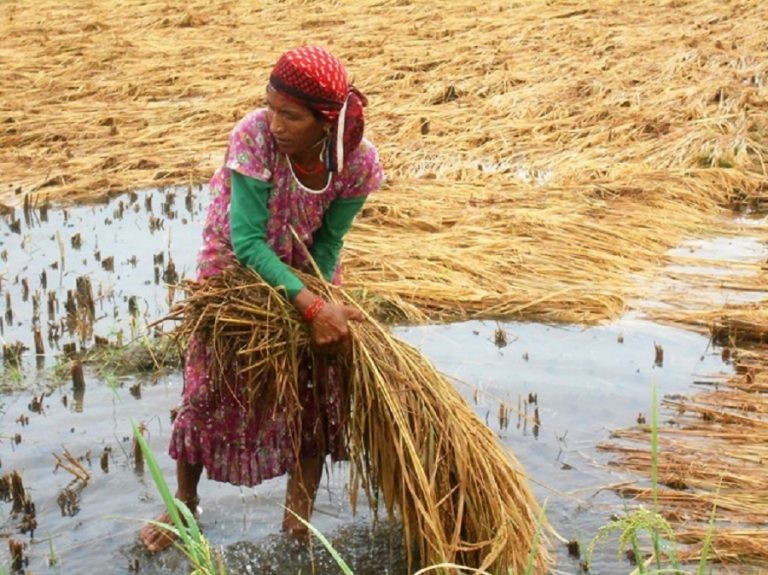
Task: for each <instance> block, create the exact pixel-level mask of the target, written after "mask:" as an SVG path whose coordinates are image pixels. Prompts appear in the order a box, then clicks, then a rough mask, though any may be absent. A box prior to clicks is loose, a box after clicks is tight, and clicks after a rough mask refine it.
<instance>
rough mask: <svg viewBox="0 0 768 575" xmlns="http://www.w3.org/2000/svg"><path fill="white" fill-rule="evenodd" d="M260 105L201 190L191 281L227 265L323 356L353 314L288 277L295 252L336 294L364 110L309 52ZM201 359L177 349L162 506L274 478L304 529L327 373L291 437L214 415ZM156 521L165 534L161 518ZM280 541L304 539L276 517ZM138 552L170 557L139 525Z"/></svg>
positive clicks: (196, 342) (360, 175) (364, 165)
mask: <svg viewBox="0 0 768 575" xmlns="http://www.w3.org/2000/svg"><path fill="white" fill-rule="evenodd" d="M266 99H267V107H266V109H259V110H255V111H253V112H251V113H250V114H248V115H247V116H245V118H243V119H242V120H241V121H240V122H239V123H238V124H237V125H236V126H235V128H234V130H233V131H232V133H231V135H230V140H229V147H228V149H227V153H226V159H225V163H224V165H223V166H222V167H221V168H219V170H217V172H216V174H215V175H214V177H213V178H212V180H211V190H212V192H213V194H214V199H213V200H212V203H211V205H210V207H209V210H208V216H207V219H206V223H205V228H204V231H203V246H202V249H201V251H200V254H199V256H198V280H204V279H205V278H208V277H210V276H212V275H214V274H217V273H219V272H220V271H221V270H223V269H224V268H226V267H227V266H229V265H231V264H232V263H233V262H234V261H235V260H236V261H239V262H240V263H241V264H243V265H247V266H249V267H251V268H252V269H253V270H255V271H256V272H257V273H258V274H259V275H260V276H261V277H262V278H263V279H264V280H265V281H266V282H267V283H269V284H270V285H272V286H274V287H277V288H278V289H281V290H282V291H283V293H284V294H285V296H286V297H287V298H288V299H289V300H290V301H291V302H292V304H293V305H294V306H295V308H296V310H297V311H298V313H299V314H300V315H301V316H302V318H303V319H304V320H305V321H306V322H307V323H308V326H309V329H310V331H311V335H312V339H313V343H314V344H315V345H318V346H332V345H334V344H337V343H339V342H342V341H343V340H344V339H345V338H347V336H348V322H349V321H350V320H360V319H362V317H361V315H360V313H359V311H358V310H356V309H353V308H350V307H346V306H340V305H335V304H332V303H330V302H327V301H324V300H323V299H322V298H321V297H319V296H318V295H316V294H314V293H312V292H311V291H310V290H309V289H307V288H306V287H305V286H304V285H303V284H302V282H301V281H300V280H299V278H298V277H297V276H296V275H295V274H294V273H293V272H292V271H291V269H290V267H293V268H296V269H302V268H303V269H308V266H309V265H310V260H309V258H308V256H307V250H308V251H309V253H310V254H311V256H312V258H313V259H314V260H315V262H316V263H317V266H318V268H319V269H320V271H321V272H322V273H323V275H324V277H325V278H326V279H327V280H328V281H334V282H335V283H338V282H339V281H340V273H339V253H340V250H341V247H342V243H343V238H344V235H345V234H346V232H347V231H348V230H349V228H350V226H351V225H352V221H353V219H354V217H355V215H356V214H357V213H358V211H359V210H360V208H361V207H362V205H363V203H364V202H365V198H366V197H367V196H368V194H370V193H371V192H373V191H375V190H376V189H377V188H378V187H379V186H380V184H381V181H382V178H383V174H382V170H381V166H380V165H379V160H378V154H377V152H376V149H375V148H374V147H373V145H372V144H371V143H370V142H368V141H367V140H364V139H363V125H364V118H363V106H365V104H366V99H365V97H364V96H363V95H362V94H361V93H360V92H359V91H358V90H357V89H356V88H354V87H353V86H351V85H350V83H349V80H348V76H347V72H346V70H345V68H344V66H343V65H342V63H341V62H340V61H339V60H338V59H337V58H335V57H334V56H333V55H331V54H330V53H328V52H327V51H325V50H323V49H321V48H316V47H302V48H297V49H294V50H291V51H289V52H286V53H285V54H283V55H282V56H281V57H280V59H279V60H278V62H277V64H276V65H275V67H274V69H273V70H272V73H271V75H270V78H269V84H268V86H267V94H266ZM292 230H293V231H292ZM294 232H295V235H294ZM289 266H290V267H289ZM211 358H212V351H211V349H210V346H209V344H208V343H207V342H206V341H202V340H200V339H193V341H191V342H190V345H189V348H188V350H187V355H186V364H185V369H184V393H183V398H182V405H181V407H180V409H179V412H178V415H177V417H176V419H175V421H174V425H173V430H172V434H171V441H170V449H169V451H170V454H171V457H173V458H174V459H176V465H177V483H178V488H177V491H176V497H177V498H179V499H181V500H182V501H184V502H185V503H186V504H187V506H188V507H189V508H190V509H192V510H195V509H197V505H198V503H199V500H198V495H197V486H198V482H199V480H200V476H201V474H202V470H203V468H205V470H206V472H207V475H208V477H209V478H211V479H214V480H216V481H226V482H229V483H233V484H236V485H247V486H253V485H257V484H259V483H261V481H263V480H265V479H269V478H271V477H276V476H279V475H282V474H284V473H288V487H287V493H286V507H287V508H288V509H292V510H293V511H295V512H296V513H297V514H298V515H300V516H301V517H303V518H304V519H307V520H309V518H310V516H311V513H312V508H313V505H314V498H315V494H316V492H317V487H318V484H319V482H320V478H321V475H322V469H323V461H324V459H325V457H326V455H328V454H331V455H332V456H334V457H337V458H338V457H340V456H341V455H342V454H343V451H344V446H343V438H342V436H341V433H339V431H340V427H341V424H340V420H341V417H342V414H341V413H339V409H338V406H339V401H338V399H339V393H340V389H339V384H338V381H336V380H335V379H334V377H333V375H334V374H333V372H332V370H331V369H330V368H329V369H328V370H326V371H325V372H324V373H322V374H317V373H316V374H315V376H314V381H317V380H318V375H321V377H322V379H323V384H322V385H320V386H319V387H320V388H321V390H320V391H318V390H317V389H315V390H314V391H312V390H310V389H309V388H310V387H312V384H311V382H312V381H313V378H312V376H311V375H309V374H305V377H304V381H306V384H305V385H306V387H305V388H304V389H303V393H302V408H303V409H302V417H301V422H300V423H295V422H293V423H292V422H289V421H287V420H286V419H285V418H284V417H281V416H280V414H277V416H275V415H274V414H272V413H271V412H270V414H269V417H266V414H262V413H258V406H257V408H256V409H255V410H254V413H246V411H245V410H244V409H242V407H241V406H242V405H243V403H242V402H239V401H237V400H236V398H232V401H231V402H222V401H217V399H216V397H214V394H213V393H212V390H211V389H210V388H211V386H210V384H209V382H208V380H207V369H208V362H209V360H210V359H211ZM233 371H234V370H233ZM297 433H298V434H299V435H298V437H300V438H301V439H300V451H299V452H298V456H297V451H296V450H295V443H296V442H295V441H294V439H293V438H294V437H297ZM159 521H161V522H165V523H168V522H169V518H168V516H167V514H164V515H163V516H162V517H161V518H160V519H159ZM283 529H284V530H285V531H286V532H287V533H289V534H291V535H293V536H296V537H302V536H306V528H305V527H304V526H303V524H302V523H301V522H300V521H298V520H297V519H296V518H295V517H294V516H293V515H292V514H290V513H288V512H287V511H286V513H285V515H284V518H283ZM141 539H142V541H143V543H144V545H145V546H146V547H147V549H148V550H150V551H158V550H160V549H164V548H165V547H167V546H168V545H170V544H171V543H172V536H171V534H170V533H169V532H168V531H166V530H164V529H162V528H159V527H157V526H155V525H152V524H148V525H146V526H145V527H144V528H143V529H142V530H141Z"/></svg>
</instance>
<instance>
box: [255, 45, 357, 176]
mask: <svg viewBox="0 0 768 575" xmlns="http://www.w3.org/2000/svg"><path fill="white" fill-rule="evenodd" d="M269 86H270V88H271V89H273V90H276V91H278V92H280V93H281V94H282V95H284V96H286V97H287V98H289V99H291V100H293V101H295V102H296V103H298V104H301V105H302V106H305V107H307V108H309V109H310V110H313V111H314V112H315V113H317V114H318V115H320V116H321V117H322V118H324V119H325V120H327V121H328V122H330V123H331V125H332V126H333V128H332V129H331V133H330V134H329V137H328V142H327V145H326V146H325V151H324V152H323V161H324V162H325V166H326V168H327V169H328V170H329V171H331V172H338V171H341V170H342V169H343V168H344V158H345V157H346V156H347V155H348V154H349V153H350V152H352V151H353V150H354V149H355V148H357V146H358V145H359V144H360V141H361V140H362V139H363V128H364V126H365V116H364V114H363V107H364V106H365V105H366V104H367V103H368V100H367V99H366V98H365V96H363V94H361V93H360V91H359V90H358V89H357V88H355V87H354V86H352V85H350V83H349V78H348V76H347V70H346V69H345V68H344V65H343V64H342V63H341V61H340V60H339V59H338V58H336V57H335V56H333V55H332V54H331V53H330V52H328V51H326V50H323V49H322V48H317V47H313V46H303V47H301V48H295V49H293V50H289V51H288V52H286V53H285V54H283V55H282V56H281V57H280V59H279V60H278V61H277V64H275V67H274V69H273V70H272V74H271V75H270V76H269Z"/></svg>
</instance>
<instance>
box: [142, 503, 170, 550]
mask: <svg viewBox="0 0 768 575" xmlns="http://www.w3.org/2000/svg"><path fill="white" fill-rule="evenodd" d="M155 521H157V522H159V523H165V524H166V525H169V526H172V525H173V521H172V520H171V516H170V515H168V512H167V511H166V512H165V513H163V514H162V515H161V516H160V517H158V518H157V519H156V520H155ZM139 538H140V539H141V542H142V543H144V547H146V548H147V551H149V552H150V553H155V552H157V551H162V550H163V549H167V548H168V547H170V546H171V545H172V544H173V542H174V541H176V535H175V534H174V533H173V532H172V531H169V530H168V529H164V528H163V527H161V526H160V525H155V524H154V523H147V524H146V525H145V526H144V527H142V528H141V531H139Z"/></svg>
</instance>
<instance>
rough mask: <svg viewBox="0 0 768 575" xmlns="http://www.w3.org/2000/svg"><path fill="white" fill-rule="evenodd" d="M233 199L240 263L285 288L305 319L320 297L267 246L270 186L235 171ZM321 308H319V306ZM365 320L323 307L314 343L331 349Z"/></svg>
mask: <svg viewBox="0 0 768 575" xmlns="http://www.w3.org/2000/svg"><path fill="white" fill-rule="evenodd" d="M231 177H232V199H231V202H230V208H229V210H230V213H229V226H230V235H231V240H232V248H233V249H234V251H235V257H237V259H238V261H239V262H240V263H242V264H244V265H247V266H248V267H250V268H252V269H253V270H254V271H255V272H256V273H258V274H259V275H260V276H261V277H262V279H263V280H264V281H266V282H267V283H268V284H269V285H271V286H273V287H283V289H285V292H286V295H287V296H288V299H290V300H291V302H292V303H293V305H294V307H295V308H296V310H297V311H298V312H299V314H301V316H302V317H306V316H305V314H306V313H307V310H309V309H310V307H312V306H313V304H314V302H315V301H316V300H317V299H318V297H319V296H317V295H315V294H314V293H312V292H311V291H310V290H308V289H307V288H306V287H304V284H303V283H302V282H301V280H300V279H299V278H298V277H296V275H295V274H294V273H293V272H292V271H291V270H290V268H289V267H288V266H287V265H286V264H285V263H283V261H282V260H281V259H280V258H279V257H277V254H276V253H275V252H274V250H272V248H271V247H270V246H269V244H267V222H268V221H269V205H268V202H269V190H270V185H269V184H268V183H267V182H264V181H262V180H257V179H255V178H249V177H248V176H244V175H242V174H240V173H238V172H235V171H232V176H231ZM315 307H317V306H315ZM350 319H356V320H359V319H362V314H360V312H359V311H358V310H356V309H354V308H348V307H346V306H340V305H334V304H331V303H323V305H321V306H320V307H318V308H317V309H316V313H315V315H314V317H312V318H311V320H309V324H310V330H311V332H312V339H313V341H314V342H315V343H316V344H317V345H328V344H333V343H337V342H339V341H341V340H343V339H345V338H346V337H347V335H348V333H349V329H348V327H347V321H348V320H350Z"/></svg>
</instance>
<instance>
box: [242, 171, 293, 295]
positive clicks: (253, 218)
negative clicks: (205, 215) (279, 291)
mask: <svg viewBox="0 0 768 575" xmlns="http://www.w3.org/2000/svg"><path fill="white" fill-rule="evenodd" d="M231 173H232V176H231V177H232V199H231V202H230V207H229V228H230V235H231V240H232V248H233V250H234V251H235V257H237V259H238V261H239V262H240V263H242V264H243V265H246V266H248V267H249V268H251V269H253V270H254V271H255V272H256V273H257V274H259V275H260V276H261V277H262V279H263V280H264V281H265V282H267V283H268V284H269V285H271V286H272V287H275V288H280V287H282V288H283V289H284V290H285V293H286V295H287V296H288V299H289V300H291V301H293V300H294V299H295V298H296V296H297V295H298V294H299V292H300V291H301V290H302V289H303V288H304V284H303V283H302V282H301V280H300V279H299V278H298V277H296V275H295V274H294V273H293V272H292V271H291V270H290V268H289V267H288V266H287V265H286V264H285V263H283V261H282V260H281V259H280V258H279V257H277V254H276V253H275V252H274V250H273V249H272V248H271V247H270V246H269V244H267V222H268V221H269V205H268V202H269V191H270V189H271V186H270V184H268V183H267V182H264V181H262V180H257V179H255V178H250V177H248V176H244V175H242V174H240V173H238V172H235V171H234V170H233V171H232V172H231Z"/></svg>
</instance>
